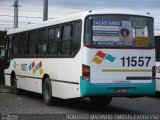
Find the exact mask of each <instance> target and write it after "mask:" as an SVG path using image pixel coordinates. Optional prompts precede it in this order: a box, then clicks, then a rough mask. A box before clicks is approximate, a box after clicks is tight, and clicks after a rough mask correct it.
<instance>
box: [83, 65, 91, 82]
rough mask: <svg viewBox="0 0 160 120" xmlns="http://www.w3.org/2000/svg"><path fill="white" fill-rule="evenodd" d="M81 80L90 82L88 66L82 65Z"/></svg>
mask: <svg viewBox="0 0 160 120" xmlns="http://www.w3.org/2000/svg"><path fill="white" fill-rule="evenodd" d="M82 78H83V80H90V66H87V65H82Z"/></svg>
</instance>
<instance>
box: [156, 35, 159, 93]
mask: <svg viewBox="0 0 160 120" xmlns="http://www.w3.org/2000/svg"><path fill="white" fill-rule="evenodd" d="M155 41H156V91H157V92H160V35H159V36H158V35H156V36H155Z"/></svg>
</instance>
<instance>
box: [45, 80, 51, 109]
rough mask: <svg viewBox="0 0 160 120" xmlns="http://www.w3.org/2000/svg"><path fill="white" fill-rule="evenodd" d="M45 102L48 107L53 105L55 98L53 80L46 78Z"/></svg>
mask: <svg viewBox="0 0 160 120" xmlns="http://www.w3.org/2000/svg"><path fill="white" fill-rule="evenodd" d="M43 100H44V103H45V104H46V105H48V106H50V105H52V102H53V97H52V85H51V80H50V79H49V78H46V79H45V81H44V85H43Z"/></svg>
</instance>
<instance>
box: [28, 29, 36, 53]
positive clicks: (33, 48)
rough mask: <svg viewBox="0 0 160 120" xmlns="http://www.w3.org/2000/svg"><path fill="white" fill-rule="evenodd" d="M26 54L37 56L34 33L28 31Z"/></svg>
mask: <svg viewBox="0 0 160 120" xmlns="http://www.w3.org/2000/svg"><path fill="white" fill-rule="evenodd" d="M28 54H29V56H34V55H37V39H36V31H30V32H29V34H28Z"/></svg>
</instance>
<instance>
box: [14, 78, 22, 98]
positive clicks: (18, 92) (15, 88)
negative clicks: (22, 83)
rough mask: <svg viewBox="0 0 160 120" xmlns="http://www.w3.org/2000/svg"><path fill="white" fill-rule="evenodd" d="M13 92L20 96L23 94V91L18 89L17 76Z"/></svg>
mask: <svg viewBox="0 0 160 120" xmlns="http://www.w3.org/2000/svg"><path fill="white" fill-rule="evenodd" d="M13 91H14V94H16V95H20V94H21V90H20V89H19V88H17V79H16V76H14V80H13Z"/></svg>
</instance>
